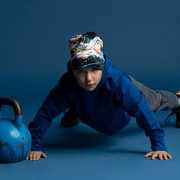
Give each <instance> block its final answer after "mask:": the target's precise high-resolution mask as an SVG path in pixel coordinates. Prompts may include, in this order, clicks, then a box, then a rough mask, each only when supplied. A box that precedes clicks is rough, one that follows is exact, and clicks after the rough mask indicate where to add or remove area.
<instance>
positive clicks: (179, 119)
mask: <svg viewBox="0 0 180 180" xmlns="http://www.w3.org/2000/svg"><path fill="white" fill-rule="evenodd" d="M175 95H176V96H177V97H178V98H180V90H178V91H177V92H176V93H175ZM172 115H176V127H177V128H180V106H178V107H177V108H174V109H172V113H171V114H170V115H169V116H168V117H167V118H166V121H165V122H166V123H167V124H168V123H169V120H170V116H172Z"/></svg>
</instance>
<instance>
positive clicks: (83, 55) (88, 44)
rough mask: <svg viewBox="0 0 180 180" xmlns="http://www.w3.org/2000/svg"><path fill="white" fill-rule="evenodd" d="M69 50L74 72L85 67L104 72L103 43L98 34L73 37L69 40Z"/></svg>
mask: <svg viewBox="0 0 180 180" xmlns="http://www.w3.org/2000/svg"><path fill="white" fill-rule="evenodd" d="M69 48H70V55H71V66H72V69H73V71H74V70H77V69H80V68H85V67H92V68H95V69H100V70H103V68H104V62H105V58H104V55H103V41H102V39H101V38H100V37H99V35H97V34H96V33H94V32H88V33H83V34H79V35H76V36H73V37H72V38H71V39H70V40H69Z"/></svg>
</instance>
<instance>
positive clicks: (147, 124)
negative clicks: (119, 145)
mask: <svg viewBox="0 0 180 180" xmlns="http://www.w3.org/2000/svg"><path fill="white" fill-rule="evenodd" d="M118 86H119V87H118V89H117V91H116V101H117V104H118V105H119V106H120V107H121V108H122V109H123V110H124V111H126V112H127V113H128V114H129V115H130V116H132V117H136V121H137V124H138V126H139V127H140V128H142V129H144V130H145V134H146V136H149V138H150V141H151V148H152V150H153V151H152V153H151V156H153V155H157V152H159V151H162V152H163V154H164V152H166V151H167V147H166V145H165V139H164V131H163V129H161V128H160V125H159V123H158V122H157V119H156V117H155V115H154V113H153V112H152V110H151V109H150V107H149V105H148V103H147V101H146V100H145V98H144V96H143V94H142V92H140V91H139V89H138V88H137V87H136V86H135V85H134V84H133V83H132V82H131V81H130V80H129V79H128V78H127V77H125V76H123V77H121V79H120V81H119V84H118ZM155 151H156V153H155V154H154V152H155ZM166 153H167V152H166ZM149 155H150V154H147V156H149ZM158 157H159V153H158ZM160 157H161V155H160ZM153 158H154V156H153Z"/></svg>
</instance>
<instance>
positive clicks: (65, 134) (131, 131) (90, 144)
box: [42, 123, 149, 155]
mask: <svg viewBox="0 0 180 180" xmlns="http://www.w3.org/2000/svg"><path fill="white" fill-rule="evenodd" d="M139 133H143V130H141V129H140V128H139V127H130V128H128V129H124V130H123V131H120V132H118V133H117V134H115V135H113V136H108V135H106V134H103V133H100V132H97V131H96V130H94V129H92V128H90V127H88V126H87V125H85V124H82V123H80V124H79V125H78V126H76V127H72V128H63V127H61V126H60V125H54V126H53V127H52V128H50V129H49V130H48V132H47V136H46V137H45V138H44V140H43V143H42V144H43V150H45V151H49V150H50V151H58V152H59V151H66V152H67V151H69V150H74V151H75V150H77V151H85V150H88V151H90V150H95V151H102V150H104V149H105V151H106V152H108V153H136V154H143V155H144V154H146V153H147V152H145V151H143V150H140V148H138V150H137V149H134V150H132V148H131V149H128V148H126V147H125V145H124V144H123V141H122V142H121V139H124V138H127V136H129V135H131V137H132V136H135V135H137V134H139ZM132 138H133V137H132ZM117 141H118V142H117ZM109 147H117V148H114V149H111V148H109ZM148 149H149V148H148Z"/></svg>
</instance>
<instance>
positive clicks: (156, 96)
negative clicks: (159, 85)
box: [129, 76, 178, 112]
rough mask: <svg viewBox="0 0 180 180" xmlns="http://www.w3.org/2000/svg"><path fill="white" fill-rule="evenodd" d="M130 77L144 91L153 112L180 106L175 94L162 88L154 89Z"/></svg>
mask: <svg viewBox="0 0 180 180" xmlns="http://www.w3.org/2000/svg"><path fill="white" fill-rule="evenodd" d="M129 77H130V79H131V81H132V83H133V84H134V85H136V87H137V88H138V89H139V90H140V91H141V92H142V93H143V95H144V97H145V99H146V101H147V102H148V104H149V106H150V108H151V109H152V111H153V112H157V111H161V110H168V109H172V108H176V107H177V106H178V97H177V96H176V95H175V94H173V93H171V92H167V91H162V90H152V89H150V88H148V87H146V86H144V85H143V84H142V83H140V82H137V81H136V80H135V79H134V78H132V77H131V76H129Z"/></svg>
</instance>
